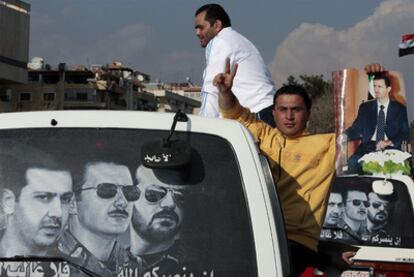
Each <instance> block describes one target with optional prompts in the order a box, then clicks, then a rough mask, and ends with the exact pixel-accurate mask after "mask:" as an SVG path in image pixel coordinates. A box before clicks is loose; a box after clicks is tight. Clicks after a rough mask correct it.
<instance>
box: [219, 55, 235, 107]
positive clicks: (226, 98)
mask: <svg viewBox="0 0 414 277" xmlns="http://www.w3.org/2000/svg"><path fill="white" fill-rule="evenodd" d="M237 67H238V65H237V64H235V65H234V67H233V72H231V69H230V59H228V58H227V59H226V67H225V70H224V72H223V73H219V74H217V75H216V76H215V77H214V79H213V84H214V85H215V86H216V87H217V89H218V90H219V106H220V109H223V110H228V109H230V108H232V107H233V106H234V104H235V102H236V101H235V99H236V97H235V96H234V94H233V92H232V91H231V87H232V86H233V80H234V76H236V73H237Z"/></svg>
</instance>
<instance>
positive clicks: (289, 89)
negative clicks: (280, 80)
mask: <svg viewBox="0 0 414 277" xmlns="http://www.w3.org/2000/svg"><path fill="white" fill-rule="evenodd" d="M280 95H298V96H300V97H302V99H303V102H305V106H306V109H307V110H308V111H310V109H311V108H312V99H310V97H309V94H308V92H307V91H306V89H305V88H304V87H302V86H298V85H285V86H283V87H281V88H280V89H278V90H277V91H276V94H275V96H274V97H273V106H275V105H276V99H277V98H278V97H279V96H280Z"/></svg>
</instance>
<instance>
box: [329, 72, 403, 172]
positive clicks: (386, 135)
mask: <svg viewBox="0 0 414 277" xmlns="http://www.w3.org/2000/svg"><path fill="white" fill-rule="evenodd" d="M332 80H333V93H334V105H335V126H336V132H337V135H338V137H339V139H338V142H339V148H338V156H337V164H336V168H337V174H338V175H350V174H354V175H364V174H374V175H375V174H380V175H381V174H382V175H384V174H387V175H389V174H404V175H409V174H410V171H411V164H410V161H411V160H410V157H411V144H410V129H409V122H408V118H407V106H406V104H407V102H406V97H405V86H404V79H403V76H402V74H401V73H399V72H396V71H384V72H381V73H376V74H371V75H367V74H366V72H365V71H364V70H358V69H344V70H340V71H335V72H333V74H332ZM388 150H392V151H388ZM394 150H395V151H394ZM384 151H385V154H386V155H384ZM397 151H398V152H397ZM401 152H404V153H401ZM370 153H376V154H372V155H371V156H369V155H367V156H365V158H366V159H362V158H363V157H364V155H366V154H370ZM385 156H388V157H390V156H391V158H390V159H388V160H390V162H388V163H387V164H385V165H384V162H383V161H380V160H381V159H383V158H384V157H385ZM361 159H362V160H361ZM386 160H387V159H386Z"/></svg>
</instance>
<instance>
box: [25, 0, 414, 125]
mask: <svg viewBox="0 0 414 277" xmlns="http://www.w3.org/2000/svg"><path fill="white" fill-rule="evenodd" d="M25 2H28V3H30V4H31V12H30V14H31V28H30V30H31V33H30V50H29V57H30V58H32V57H42V58H44V60H45V62H46V63H49V64H51V65H57V64H58V63H60V62H65V63H67V64H69V65H75V64H83V65H92V64H101V65H104V64H107V63H111V62H113V61H119V62H121V63H122V64H123V65H124V66H128V67H131V68H133V69H136V70H139V71H141V72H144V73H147V74H149V75H150V76H151V79H152V80H153V81H155V80H160V81H162V82H185V80H186V78H187V77H190V78H191V80H192V82H193V83H195V84H199V85H201V83H202V78H201V76H202V72H203V69H204V64H205V58H204V49H202V48H201V47H200V45H199V42H198V39H197V38H196V36H195V29H194V13H195V11H196V10H197V9H198V8H199V7H200V6H202V5H204V4H207V3H210V2H206V1H199V0H192V1H188V0H152V1H139V0H118V1H113V0H42V1H39V0H25ZM215 3H218V4H221V5H222V6H223V7H224V8H225V10H226V11H227V12H228V14H229V15H230V18H231V20H232V27H233V28H234V29H236V30H237V31H238V32H240V33H241V34H243V35H244V36H246V37H247V38H248V39H249V40H250V41H252V42H253V43H254V44H255V45H256V47H257V48H258V49H259V51H260V52H261V54H262V56H263V58H264V60H265V62H266V64H267V65H268V67H269V69H270V72H271V74H272V78H273V80H274V81H275V83H276V87H277V88H278V87H280V86H281V85H282V84H283V83H284V82H286V79H287V77H288V76H289V75H294V76H299V74H308V75H319V74H322V75H323V76H324V78H325V79H326V80H330V78H331V74H332V71H334V70H340V69H344V68H351V67H352V68H363V67H364V65H366V64H369V63H374V62H375V63H381V64H382V65H384V66H385V67H386V69H389V70H396V71H400V72H402V73H403V76H404V79H405V86H406V93H407V100H408V114H409V120H410V121H414V55H408V56H404V57H401V58H400V57H398V44H399V42H400V38H401V36H402V35H404V34H410V33H414V1H413V0H364V1H361V0H346V1H344V0H256V1H251V0H238V1H217V2H215Z"/></svg>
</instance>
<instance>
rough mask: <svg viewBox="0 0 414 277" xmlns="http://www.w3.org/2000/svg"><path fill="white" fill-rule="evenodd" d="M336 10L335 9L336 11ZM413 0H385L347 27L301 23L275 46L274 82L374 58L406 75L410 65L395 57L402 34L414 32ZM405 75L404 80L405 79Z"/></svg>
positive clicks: (361, 63) (413, 67) (325, 72)
mask: <svg viewBox="0 0 414 277" xmlns="http://www.w3.org/2000/svg"><path fill="white" fill-rule="evenodd" d="M338 12H339V11H338ZM413 18H414V2H413V1H412V0H385V1H383V2H382V3H381V5H380V6H379V7H378V8H377V9H376V10H375V11H374V13H373V14H372V15H371V16H369V17H368V18H366V19H364V20H362V21H360V22H358V23H357V24H355V25H354V26H352V27H350V28H349V29H347V30H335V29H333V28H331V27H329V26H324V25H320V24H309V23H303V24H301V25H300V26H299V27H297V28H296V29H295V30H293V31H292V32H291V33H290V34H289V35H288V36H287V37H286V39H285V40H284V41H283V42H282V43H281V44H280V45H279V47H278V48H277V50H276V53H275V56H274V58H273V61H272V62H271V64H270V70H271V72H272V75H273V78H274V79H275V80H276V83H277V85H278V86H280V85H281V84H282V83H283V82H286V79H287V77H288V76H289V75H295V76H297V75H299V74H323V75H324V76H325V77H326V78H327V79H329V78H330V75H331V72H332V71H333V70H336V69H342V68H346V67H357V68H358V67H363V66H364V65H365V64H368V63H372V62H378V63H381V64H383V65H385V66H386V68H388V69H393V70H399V71H402V72H403V73H405V75H406V76H407V77H408V76H409V77H411V76H412V75H411V76H410V75H408V74H409V73H410V74H412V72H413V71H414V65H413V63H412V62H411V63H410V62H407V60H408V59H410V58H411V61H412V57H411V56H408V57H407V59H404V58H399V57H398V43H399V41H400V37H401V35H403V34H408V33H414V23H413V22H414V21H413ZM407 77H406V83H407Z"/></svg>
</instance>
